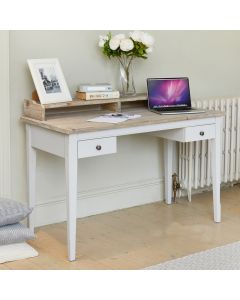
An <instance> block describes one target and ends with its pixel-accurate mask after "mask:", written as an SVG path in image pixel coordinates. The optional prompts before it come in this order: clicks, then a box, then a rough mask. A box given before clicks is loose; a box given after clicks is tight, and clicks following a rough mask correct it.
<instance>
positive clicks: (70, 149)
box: [65, 135, 78, 261]
mask: <svg viewBox="0 0 240 300" xmlns="http://www.w3.org/2000/svg"><path fill="white" fill-rule="evenodd" d="M77 166H78V157H77V140H76V138H75V136H74V135H69V136H66V137H65V171H66V187H67V239H68V259H69V260H70V261H73V260H75V259H76V221H77V212H76V210H77Z"/></svg>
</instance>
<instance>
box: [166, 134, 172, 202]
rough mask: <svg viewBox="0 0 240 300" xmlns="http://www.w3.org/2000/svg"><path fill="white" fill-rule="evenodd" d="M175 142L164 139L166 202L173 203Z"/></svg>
mask: <svg viewBox="0 0 240 300" xmlns="http://www.w3.org/2000/svg"><path fill="white" fill-rule="evenodd" d="M173 144H174V142H173V141H170V140H167V139H164V169H165V202H166V203H167V204H171V203H172V160H173Z"/></svg>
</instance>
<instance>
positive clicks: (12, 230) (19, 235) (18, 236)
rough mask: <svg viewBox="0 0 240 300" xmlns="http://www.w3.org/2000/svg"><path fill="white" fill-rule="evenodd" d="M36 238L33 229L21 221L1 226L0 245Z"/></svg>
mask: <svg viewBox="0 0 240 300" xmlns="http://www.w3.org/2000/svg"><path fill="white" fill-rule="evenodd" d="M34 238H35V235H34V233H33V232H32V230H30V229H29V228H27V227H26V226H24V225H22V224H20V223H16V224H12V225H6V226H2V227H0V246H1V245H8V244H14V243H22V242H25V241H27V240H32V239H34Z"/></svg>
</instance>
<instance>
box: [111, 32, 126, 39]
mask: <svg viewBox="0 0 240 300" xmlns="http://www.w3.org/2000/svg"><path fill="white" fill-rule="evenodd" d="M113 38H116V39H119V40H123V39H125V38H126V36H125V34H123V33H119V34H116V35H114V37H113Z"/></svg>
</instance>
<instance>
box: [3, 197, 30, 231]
mask: <svg viewBox="0 0 240 300" xmlns="http://www.w3.org/2000/svg"><path fill="white" fill-rule="evenodd" d="M31 212H32V209H30V208H28V207H27V206H26V205H24V204H22V203H19V202H17V201H14V200H10V199H4V198H0V226H4V225H8V224H14V223H18V222H20V221H22V220H23V219H24V218H26V217H27V216H28V215H29V214H30V213H31Z"/></svg>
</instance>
